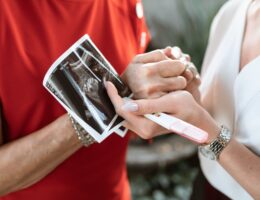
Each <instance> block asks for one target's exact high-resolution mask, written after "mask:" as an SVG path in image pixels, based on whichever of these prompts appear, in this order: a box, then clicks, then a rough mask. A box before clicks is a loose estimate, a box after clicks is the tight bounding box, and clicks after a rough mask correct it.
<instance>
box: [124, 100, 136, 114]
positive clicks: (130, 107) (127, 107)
mask: <svg viewBox="0 0 260 200" xmlns="http://www.w3.org/2000/svg"><path fill="white" fill-rule="evenodd" d="M122 109H123V110H124V111H129V112H135V111H137V110H138V105H137V104H136V103H134V102H131V101H128V102H126V103H125V104H123V106H122Z"/></svg>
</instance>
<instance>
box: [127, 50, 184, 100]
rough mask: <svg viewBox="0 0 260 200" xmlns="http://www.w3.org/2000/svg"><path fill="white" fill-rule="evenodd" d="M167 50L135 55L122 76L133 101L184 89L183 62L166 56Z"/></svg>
mask: <svg viewBox="0 0 260 200" xmlns="http://www.w3.org/2000/svg"><path fill="white" fill-rule="evenodd" d="M168 51H169V48H166V49H164V50H155V51H152V52H149V53H145V54H139V55H137V56H136V57H135V58H134V59H133V61H132V63H130V64H129V65H128V67H127V69H126V71H125V72H124V73H123V75H122V79H123V80H124V81H125V82H126V83H127V85H128V86H129V87H130V89H131V90H132V92H133V94H134V98H135V99H147V98H157V97H160V96H162V95H164V94H167V93H168V92H171V91H175V90H181V89H184V88H186V86H187V80H186V78H185V77H184V76H182V74H183V73H184V71H185V64H184V62H182V61H180V60H176V59H171V58H169V57H168V56H167V52H168Z"/></svg>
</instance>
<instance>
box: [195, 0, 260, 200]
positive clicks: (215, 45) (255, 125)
mask: <svg viewBox="0 0 260 200" xmlns="http://www.w3.org/2000/svg"><path fill="white" fill-rule="evenodd" d="M251 1H252V0H230V1H228V2H227V3H226V4H225V5H224V6H223V7H222V8H221V10H220V11H219V13H218V14H217V16H216V17H215V19H214V21H213V24H212V27H211V33H210V39H209V44H208V48H207V51H206V56H205V59H204V63H203V68H202V85H201V88H200V89H201V93H202V103H203V105H204V106H205V108H206V109H207V110H208V111H209V113H210V114H211V115H212V116H213V117H214V118H215V120H216V121H217V122H218V123H219V125H222V124H223V125H226V126H227V127H228V128H229V129H230V130H232V131H233V134H234V137H235V138H236V139H237V140H238V141H239V142H240V143H242V144H244V145H246V146H247V147H248V148H249V149H251V150H252V151H254V152H255V153H256V154H258V155H260V56H259V57H257V58H256V59H254V60H253V61H251V62H250V63H248V64H247V65H246V66H245V67H244V68H243V69H242V71H241V72H239V65H240V53H241V45H242V40H243V36H244V29H245V22H246V15H247V9H248V7H249V5H250V2H251ZM199 157H200V163H201V168H202V171H203V173H204V175H205V176H206V178H207V179H208V181H209V182H210V183H211V184H212V185H213V186H214V187H215V188H216V189H218V190H219V191H221V192H223V193H224V194H225V195H227V196H228V197H229V198H231V199H238V200H247V199H253V198H252V197H251V196H250V195H249V194H248V193H247V192H246V191H245V190H244V189H243V188H242V187H241V186H240V185H239V183H238V182H237V181H236V180H234V179H233V178H232V177H231V176H230V175H229V174H228V172H227V171H225V169H224V168H223V167H222V166H221V165H220V164H219V163H218V162H216V161H211V160H209V159H207V158H204V157H203V156H202V155H200V154H199ZM259 173H260V172H259ZM259 189H260V188H259Z"/></svg>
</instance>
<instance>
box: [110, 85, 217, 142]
mask: <svg viewBox="0 0 260 200" xmlns="http://www.w3.org/2000/svg"><path fill="white" fill-rule="evenodd" d="M106 88H107V92H108V95H109V97H110V99H111V101H112V103H113V105H114V107H115V109H116V112H117V113H118V114H119V115H120V116H122V117H123V118H124V119H125V120H126V122H125V124H124V125H125V126H126V127H127V128H129V129H131V130H133V131H134V132H136V133H137V134H138V135H139V136H140V137H142V138H145V139H148V138H152V137H155V136H158V135H161V134H165V133H169V132H170V131H169V130H166V129H164V128H162V127H160V126H159V125H156V124H154V123H153V122H151V121H150V120H148V119H146V118H144V116H143V115H144V114H151V113H157V112H165V113H168V114H170V115H173V116H175V117H177V118H179V119H182V120H184V121H186V122H188V123H191V124H193V125H195V126H197V127H199V128H201V129H203V130H205V131H207V132H208V131H210V132H211V134H210V135H209V141H211V140H213V139H214V138H216V135H217V133H218V131H219V129H218V127H217V125H216V124H215V121H214V120H213V119H212V118H211V117H210V115H209V114H208V113H207V112H206V111H205V110H204V109H203V108H202V107H201V106H200V105H199V104H198V103H197V102H196V101H195V99H194V98H193V96H192V95H191V94H190V93H189V92H187V91H183V90H181V91H175V92H171V93H168V94H166V95H164V96H162V97H159V98H156V99H142V100H129V99H128V100H125V99H122V98H121V97H120V96H119V95H118V93H117V90H116V88H115V87H114V85H113V84H112V83H111V82H107V83H106Z"/></svg>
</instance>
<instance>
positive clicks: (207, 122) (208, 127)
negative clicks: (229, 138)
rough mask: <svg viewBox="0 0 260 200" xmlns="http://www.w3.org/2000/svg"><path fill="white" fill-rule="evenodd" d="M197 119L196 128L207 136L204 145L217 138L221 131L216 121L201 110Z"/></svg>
mask: <svg viewBox="0 0 260 200" xmlns="http://www.w3.org/2000/svg"><path fill="white" fill-rule="evenodd" d="M197 118H198V119H199V125H198V127H199V128H201V129H203V130H204V131H206V132H207V133H208V135H209V137H208V141H207V142H206V144H209V143H211V142H212V141H213V140H214V139H216V138H217V137H218V135H219V133H220V131H221V127H219V126H218V124H217V123H216V121H215V120H214V119H213V118H212V117H211V115H210V114H209V113H208V112H207V111H206V110H205V109H202V110H201V112H200V113H199V114H198V117H197Z"/></svg>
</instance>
